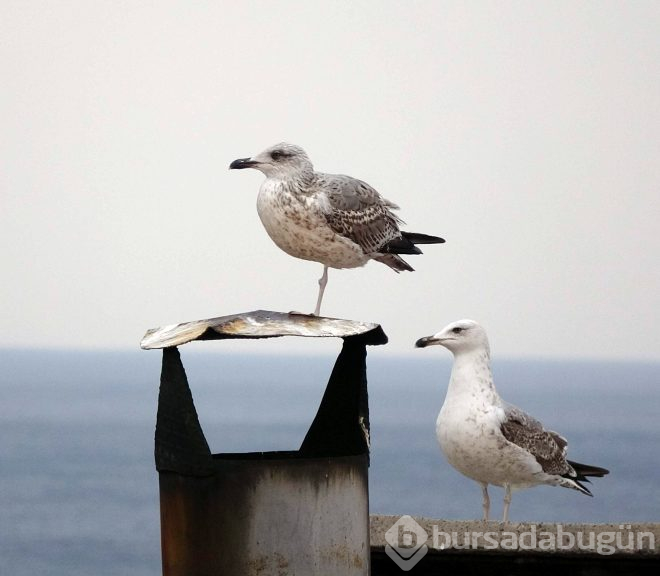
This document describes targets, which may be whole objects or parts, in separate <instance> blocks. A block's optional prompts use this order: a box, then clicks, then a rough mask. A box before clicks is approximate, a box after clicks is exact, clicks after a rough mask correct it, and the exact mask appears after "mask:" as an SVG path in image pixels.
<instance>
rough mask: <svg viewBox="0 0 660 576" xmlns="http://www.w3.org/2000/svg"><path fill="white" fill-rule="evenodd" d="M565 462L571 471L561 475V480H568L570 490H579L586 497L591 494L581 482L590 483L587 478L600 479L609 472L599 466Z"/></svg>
mask: <svg viewBox="0 0 660 576" xmlns="http://www.w3.org/2000/svg"><path fill="white" fill-rule="evenodd" d="M566 462H568V464H569V465H570V466H571V467H572V469H573V471H570V472H567V473H566V474H562V478H565V479H566V480H568V483H569V487H570V488H574V489H575V490H579V491H580V492H582V493H583V494H586V495H587V496H593V494H592V493H591V492H590V490H589V488H587V487H586V486H584V485H583V484H582V482H591V481H590V480H589V478H588V477H589V476H593V477H594V478H602V477H603V476H605V474H609V473H610V471H609V470H607V469H605V468H601V467H599V466H592V465H591V464H580V463H579V462H572V461H571V460H567V461H566Z"/></svg>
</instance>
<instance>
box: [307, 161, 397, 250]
mask: <svg viewBox="0 0 660 576" xmlns="http://www.w3.org/2000/svg"><path fill="white" fill-rule="evenodd" d="M314 193H315V194H316V195H317V197H318V199H319V205H320V207H321V210H322V212H323V214H324V215H325V218H326V220H327V222H328V225H329V226H330V227H331V228H332V229H333V230H334V231H335V232H336V233H337V234H340V235H341V236H345V237H347V238H350V239H351V240H352V241H353V242H355V243H356V244H358V245H359V246H360V248H362V250H363V251H364V253H365V254H377V253H379V252H380V251H381V249H383V248H384V247H385V245H386V244H388V242H391V241H392V240H395V239H397V238H400V237H401V231H400V230H399V224H403V221H402V220H401V219H400V218H399V217H398V216H396V215H395V214H394V213H393V212H392V210H397V209H398V208H399V207H398V206H397V205H396V204H394V203H393V202H390V201H389V200H386V199H385V198H383V197H382V196H381V195H380V194H379V193H378V192H377V191H376V190H375V189H374V188H372V187H371V186H369V184H367V183H366V182H363V181H362V180H357V179H355V178H351V177H350V176H343V175H340V174H320V173H317V174H316V180H315V183H314Z"/></svg>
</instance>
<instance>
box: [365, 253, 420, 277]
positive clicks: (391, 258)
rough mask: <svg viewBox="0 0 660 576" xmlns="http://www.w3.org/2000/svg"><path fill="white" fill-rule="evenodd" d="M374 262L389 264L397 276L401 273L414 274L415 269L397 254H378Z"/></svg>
mask: <svg viewBox="0 0 660 576" xmlns="http://www.w3.org/2000/svg"><path fill="white" fill-rule="evenodd" d="M374 260H378V262H382V263H383V264H387V265H388V266H389V267H390V268H392V270H394V271H395V272H396V273H397V274H398V273H399V272H414V271H415V270H414V268H413V267H412V266H411V265H410V264H408V262H406V261H405V260H404V259H403V258H401V256H399V255H397V254H378V255H377V256H374Z"/></svg>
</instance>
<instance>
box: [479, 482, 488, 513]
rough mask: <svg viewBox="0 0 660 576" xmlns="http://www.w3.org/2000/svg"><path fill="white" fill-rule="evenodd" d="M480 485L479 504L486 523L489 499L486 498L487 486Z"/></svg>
mask: <svg viewBox="0 0 660 576" xmlns="http://www.w3.org/2000/svg"><path fill="white" fill-rule="evenodd" d="M479 484H481V493H482V494H483V502H482V503H481V507H482V508H483V510H484V520H485V521H488V514H489V512H490V498H489V497H488V484H482V483H481V482H479Z"/></svg>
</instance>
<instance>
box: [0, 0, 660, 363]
mask: <svg viewBox="0 0 660 576" xmlns="http://www.w3.org/2000/svg"><path fill="white" fill-rule="evenodd" d="M659 37H660V3H658V2H655V1H653V2H650V1H649V2H644V1H637V2H604V1H598V2H575V1H567V2H562V1H558V2H464V1H461V2H441V1H437V2H383V1H373V2H366V1H365V2H350V3H349V2H332V3H323V4H321V3H310V2H291V1H286V0H284V1H279V2H250V1H242V2H229V1H226V2H207V3H203V2H196V3H190V2H183V1H182V2H139V3H138V2H136V3H131V2H128V3H122V2H116V1H111V2H105V1H95V2H86V1H78V2H66V3H61V2H35V1H31V0H21V1H20V2H18V1H17V2H9V1H5V2H3V3H2V5H1V7H0V44H1V46H2V48H1V50H0V67H1V68H0V70H1V75H2V84H3V89H2V91H1V92H0V102H1V109H0V121H1V129H0V132H1V134H2V138H1V142H2V154H1V155H0V163H1V164H0V194H1V211H0V235H1V236H2V243H3V244H2V245H3V251H2V274H3V278H2V283H1V288H0V321H1V324H2V331H1V333H0V345H3V346H93V347H106V346H111V347H132V346H137V344H138V342H139V340H140V337H141V336H142V334H143V333H144V331H145V330H146V329H147V328H149V327H153V326H158V325H163V324H167V323H172V322H176V321H184V320H193V319H197V318H206V317H210V316H217V315H223V314H229V313H234V312H239V311H246V310H252V309H256V308H269V309H273V310H282V311H286V310H291V309H296V310H304V311H307V310H311V309H312V308H313V305H314V302H315V298H316V291H317V285H316V280H317V278H318V277H319V276H320V273H321V271H322V270H321V265H320V264H315V263H310V262H304V261H302V260H295V259H293V258H291V257H289V256H287V255H286V254H284V253H283V252H281V251H280V250H279V249H278V248H276V247H275V246H274V244H272V242H271V240H270V239H269V238H268V236H267V234H266V232H265V231H264V230H263V228H262V226H261V223H260V222H259V219H258V217H257V214H256V209H255V200H256V194H257V191H258V188H259V185H260V183H261V181H262V179H263V176H262V175H261V174H259V173H257V172H256V171H249V172H246V171H244V172H234V171H232V172H230V171H229V170H228V169H227V168H228V165H229V163H230V162H231V161H232V160H233V159H235V158H239V157H245V156H250V155H253V154H256V153H257V152H259V151H261V150H263V149H264V148H266V147H267V146H269V145H271V144H274V143H276V142H279V141H282V140H286V141H289V142H293V143H296V144H299V145H301V146H302V147H303V148H305V149H306V151H307V152H308V154H309V155H310V158H311V159H312V161H313V162H314V165H315V168H316V169H317V170H321V171H325V172H338V173H345V174H349V175H351V176H355V177H357V178H360V179H363V180H365V181H367V182H368V183H369V184H371V185H372V186H374V187H375V188H376V189H377V190H379V191H380V192H381V194H383V196H385V197H386V198H389V199H391V200H392V201H394V202H396V203H398V204H400V205H401V207H402V210H401V213H400V215H401V216H402V218H403V219H404V220H406V222H407V223H408V226H407V229H409V230H413V231H421V232H426V233H429V234H437V235H440V236H443V237H444V238H446V239H447V244H445V245H442V246H429V247H427V248H426V249H425V255H424V256H421V257H415V258H413V257H411V258H410V259H409V261H410V263H411V264H412V265H413V266H414V267H415V268H416V272H414V273H412V274H400V275H397V274H394V273H393V272H392V271H391V270H389V269H388V268H387V267H385V266H382V265H380V264H378V263H375V262H372V263H369V264H368V265H367V266H366V267H365V268H362V269H357V270H350V271H335V270H331V271H330V280H329V284H328V288H327V290H326V294H325V298H324V308H323V312H324V313H325V314H327V315H329V316H338V317H345V318H356V319H362V320H373V321H378V322H380V323H381V324H382V325H383V327H384V329H385V331H386V332H387V333H388V335H389V336H390V341H391V343H390V345H388V347H387V349H386V350H384V352H385V351H387V352H390V351H396V352H401V351H410V353H414V351H413V349H412V346H413V343H414V341H415V340H416V339H417V338H418V337H420V336H423V335H426V334H430V333H433V332H435V331H437V330H439V329H440V328H441V327H442V326H444V325H446V324H447V323H449V322H451V321H453V320H457V319H459V318H464V317H471V318H474V319H476V320H478V321H479V322H480V323H482V324H483V325H484V326H485V327H486V329H487V330H488V333H489V335H490V337H491V341H492V345H493V349H494V351H495V352H496V353H497V354H498V355H508V356H567V357H581V356H592V357H617V358H654V359H659V358H660V331H659V325H660V302H659V300H660V298H659V294H660V265H659V262H660V250H659V248H660V233H659V232H658V220H659V218H660V168H659V166H660V122H659V121H660V73H659V62H660V58H659V56H660V54H659V52H660V48H659V47H660V43H659V42H658V38H659ZM277 346H282V347H283V348H286V349H287V350H304V351H307V350H311V349H313V350H319V346H321V345H319V346H316V345H313V346H312V348H310V347H309V346H310V345H309V344H308V343H303V342H291V341H289V342H287V343H286V344H285V345H284V344H278V345H277ZM271 349H273V350H274V349H276V347H273V348H271Z"/></svg>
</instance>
